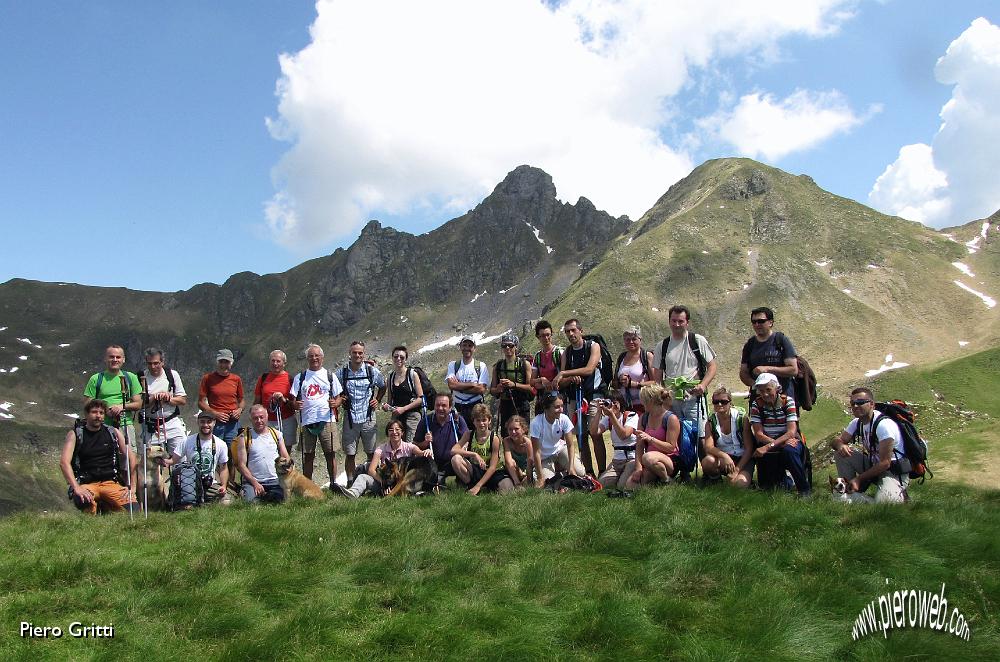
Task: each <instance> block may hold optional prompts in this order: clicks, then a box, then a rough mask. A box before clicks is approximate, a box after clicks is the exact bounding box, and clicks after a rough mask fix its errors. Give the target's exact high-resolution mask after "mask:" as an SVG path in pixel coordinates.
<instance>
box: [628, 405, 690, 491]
mask: <svg viewBox="0 0 1000 662" xmlns="http://www.w3.org/2000/svg"><path fill="white" fill-rule="evenodd" d="M671 416H677V414H675V413H674V412H672V411H670V410H669V409H668V410H667V411H665V412H664V413H663V429H664V430H666V429H667V422H668V421H669V420H670V417H671ZM677 420H679V421H680V424H681V431H680V434H679V435H678V436H677V448H678V451H679V463H680V470H681V473H682V474H684V476H685V477H687V476H690V475H691V474H692V473H697V469H698V441H699V440H700V438H701V435H700V434H699V432H698V421H695V420H692V419H689V418H680V417H679V416H678V417H677ZM639 425H641V426H642V429H643V430H645V429H646V426H647V425H649V412H646V413H644V414H643V415H642V418H640V419H639Z"/></svg>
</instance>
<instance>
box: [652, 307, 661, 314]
mask: <svg viewBox="0 0 1000 662" xmlns="http://www.w3.org/2000/svg"><path fill="white" fill-rule="evenodd" d="M650 310H652V311H653V312H654V313H658V312H660V309H659V308H650Z"/></svg>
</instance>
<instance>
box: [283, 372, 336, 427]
mask: <svg viewBox="0 0 1000 662" xmlns="http://www.w3.org/2000/svg"><path fill="white" fill-rule="evenodd" d="M300 377H302V373H301V372H300V373H298V374H296V375H295V380H294V381H293V382H292V388H291V391H290V393H291V394H292V396H293V397H298V398H299V399H301V400H302V425H311V424H312V423H326V422H327V421H330V420H333V419H332V416H331V412H330V398H335V397H337V396H338V395H340V394H341V393H342V392H343V389H342V388H341V385H340V380H339V379H337V375H335V374H334V373H333V372H332V371H329V370H327V369H326V368H320V369H319V370H306V376H305V379H303V380H302V383H301V384H299V378H300Z"/></svg>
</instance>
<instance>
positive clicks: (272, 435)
mask: <svg viewBox="0 0 1000 662" xmlns="http://www.w3.org/2000/svg"><path fill="white" fill-rule="evenodd" d="M250 423H251V427H249V428H247V429H246V430H244V432H243V434H241V435H238V436H237V437H236V439H235V442H234V444H235V446H236V469H237V471H239V472H240V475H241V476H243V500H244V501H246V502H248V503H250V502H253V501H256V500H257V499H260V500H261V501H267V502H273V503H278V502H281V501H284V498H285V495H284V492H283V491H282V489H281V484H280V483H279V482H278V472H277V471H276V470H275V468H274V460H275V458H277V457H283V458H285V459H287V458H288V451H287V450H286V449H285V442H284V440H283V439H282V438H281V432H280V431H278V430H275V429H274V428H272V427H268V425H267V409H265V408H264V406H263V405H254V406H253V407H251V408H250Z"/></svg>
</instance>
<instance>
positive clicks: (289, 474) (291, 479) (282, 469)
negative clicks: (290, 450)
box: [274, 457, 323, 501]
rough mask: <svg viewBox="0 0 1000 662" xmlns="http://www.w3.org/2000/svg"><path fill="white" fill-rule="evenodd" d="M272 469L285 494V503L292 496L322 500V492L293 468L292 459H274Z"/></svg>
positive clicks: (293, 462)
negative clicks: (275, 472) (276, 474)
mask: <svg viewBox="0 0 1000 662" xmlns="http://www.w3.org/2000/svg"><path fill="white" fill-rule="evenodd" d="M274 469H275V471H277V473H278V482H279V483H281V489H282V491H283V492H284V493H285V501H288V500H289V499H291V498H292V495H293V494H294V495H295V496H297V497H301V498H304V499H322V498H323V490H321V489H319V485H317V484H316V483H314V482H312V481H311V480H309V479H308V478H306V477H305V476H303V475H302V472H301V471H299V470H298V469H296V468H295V461H294V460H292V458H290V457H288V458H285V457H276V458H274Z"/></svg>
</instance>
